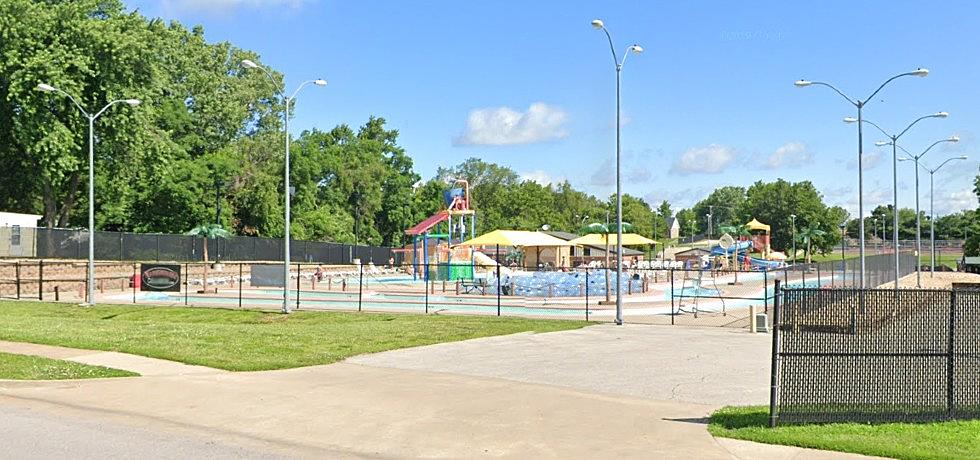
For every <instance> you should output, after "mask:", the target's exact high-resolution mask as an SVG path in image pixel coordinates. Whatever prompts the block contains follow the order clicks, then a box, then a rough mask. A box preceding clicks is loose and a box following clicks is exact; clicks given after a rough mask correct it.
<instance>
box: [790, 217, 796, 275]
mask: <svg viewBox="0 0 980 460" xmlns="http://www.w3.org/2000/svg"><path fill="white" fill-rule="evenodd" d="M789 220H790V226H791V227H790V228H792V229H793V264H794V265H795V264H796V214H790V215H789Z"/></svg>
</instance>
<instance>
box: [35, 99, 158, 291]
mask: <svg viewBox="0 0 980 460" xmlns="http://www.w3.org/2000/svg"><path fill="white" fill-rule="evenodd" d="M37 90H38V91H43V92H45V93H59V94H61V95H63V96H65V97H67V98H68V99H69V100H70V101H71V102H72V103H73V104H75V107H77V108H78V110H79V111H81V112H82V115H85V118H88V281H87V287H88V298H87V299H86V301H87V303H88V305H95V120H96V119H97V118H99V116H101V115H102V114H103V113H105V111H106V110H108V109H109V107H112V106H114V105H116V104H126V105H128V106H130V107H136V106H137V105H140V100H139V99H117V100H114V101H111V102H109V103H108V104H106V105H105V107H102V108H101V109H100V110H99V111H97V112H95V113H94V114H93V113H89V112H88V111H87V110H85V108H83V107H82V105H81V104H79V103H78V101H77V100H76V99H75V98H74V97H72V96H71V95H70V94H68V93H66V92H64V91H62V90H60V89H58V88H55V87H54V86H51V85H49V84H46V83H39V84H38V85H37Z"/></svg>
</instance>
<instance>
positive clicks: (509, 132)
mask: <svg viewBox="0 0 980 460" xmlns="http://www.w3.org/2000/svg"><path fill="white" fill-rule="evenodd" d="M566 121H568V114H566V113H565V112H564V111H563V110H561V109H559V108H557V107H553V106H550V105H548V104H545V103H543V102H535V103H533V104H531V106H530V107H528V109H527V111H526V112H518V111H516V110H514V109H512V108H510V107H490V108H485V109H476V110H473V111H471V112H470V115H469V117H468V118H467V120H466V129H465V130H464V131H463V134H462V135H460V136H459V137H457V138H456V139H455V141H454V143H455V144H456V145H519V144H532V143H535V142H544V141H551V140H556V139H562V138H564V137H566V136H568V131H566V129H565V122H566Z"/></svg>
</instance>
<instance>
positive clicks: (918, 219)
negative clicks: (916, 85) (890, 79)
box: [865, 112, 960, 289]
mask: <svg viewBox="0 0 980 460" xmlns="http://www.w3.org/2000/svg"><path fill="white" fill-rule="evenodd" d="M948 116H949V114H948V113H946V112H939V113H937V114H934V115H927V116H924V117H920V118H919V119H918V120H915V121H914V122H912V124H911V125H909V127H908V128H905V131H908V130H909V128H911V127H912V125H914V124H916V123H918V122H919V120H923V119H926V118H946V117H948ZM865 122H868V121H867V120H865ZM868 123H870V122H868ZM870 124H872V126H874V127H875V128H878V130H879V131H881V133H882V134H884V135H885V136H887V137H888V138H890V139H891V140H890V141H878V142H875V145H877V146H879V147H881V146H885V145H891V146H892V169H893V170H894V171H893V177H892V182H893V188H894V190H893V193H894V196H895V198H894V200H895V203H894V206H895V216H894V224H895V230H894V232H895V233H894V237H895V283H896V285H895V289H898V284H897V283H898V149H902V151H903V152H905V154H906V155H908V156H909V157H910V158H912V159H913V160H915V163H916V164H918V163H919V158H922V156H923V155H925V154H926V153H928V152H929V150H932V148H933V147H935V146H937V145H939V144H942V143H943V142H959V141H960V138H959V137H956V136H950V137H948V138H946V139H940V140H938V141H936V142H933V143H932V145H930V146H929V147H928V148H926V149H925V150H924V151H923V152H922V153H920V154H919V155H912V154H911V153H909V152H908V150H905V148H903V147H902V146H901V145H898V138H899V137H901V136H902V134H905V131H902V132H901V133H899V134H898V135H897V136H891V135H889V134H888V133H886V132H885V131H884V130H883V129H881V127H879V126H878V125H875V124H873V123H870ZM921 253H922V216H920V215H919V169H918V168H916V170H915V256H916V257H919V256H920V254H921ZM915 284H916V287H919V288H921V287H922V264H921V263H919V261H918V259H916V263H915Z"/></svg>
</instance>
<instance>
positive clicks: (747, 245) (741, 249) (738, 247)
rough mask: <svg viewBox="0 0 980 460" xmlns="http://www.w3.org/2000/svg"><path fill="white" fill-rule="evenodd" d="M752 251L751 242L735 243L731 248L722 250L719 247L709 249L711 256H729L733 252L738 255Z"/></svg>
mask: <svg viewBox="0 0 980 460" xmlns="http://www.w3.org/2000/svg"><path fill="white" fill-rule="evenodd" d="M751 249H752V242H751V241H737V242H735V245H734V246H733V247H730V248H728V249H727V250H726V249H722V247H721V246H715V247H713V248H711V255H713V256H730V255H732V252H733V251H738V253H739V254H743V253H745V252H748V251H749V250H751Z"/></svg>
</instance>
